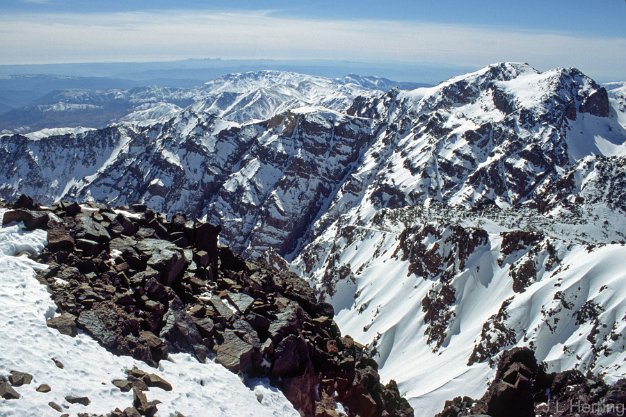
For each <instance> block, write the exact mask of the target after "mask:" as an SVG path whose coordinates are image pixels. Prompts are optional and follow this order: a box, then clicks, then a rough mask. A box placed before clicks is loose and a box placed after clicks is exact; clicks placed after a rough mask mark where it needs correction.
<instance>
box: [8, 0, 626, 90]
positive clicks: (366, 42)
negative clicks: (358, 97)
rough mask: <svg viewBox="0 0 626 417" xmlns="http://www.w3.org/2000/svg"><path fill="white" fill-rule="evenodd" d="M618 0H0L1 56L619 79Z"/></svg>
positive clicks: (621, 36)
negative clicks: (576, 73)
mask: <svg viewBox="0 0 626 417" xmlns="http://www.w3.org/2000/svg"><path fill="white" fill-rule="evenodd" d="M624 22H626V1H624V0H595V1H589V0H570V1H564V0H547V1H546V0H541V1H539V0H527V1H524V2H503V1H494V0H471V1H467V0H466V1H460V0H458V1H456V0H454V1H453V0H437V1H434V0H409V1H405V0H399V1H393V0H387V1H383V0H376V1H372V0H344V1H342V0H334V1H329V0H319V1H308V2H297V1H294V0H290V1H285V0H272V1H262V0H256V1H255V0H249V1H241V0H239V1H238V0H230V1H207V0H204V1H200V0H190V1H183V0H179V1H176V2H174V1H171V0H168V1H166V0H132V1H129V0H109V1H104V0H101V1H94V0H1V1H0V65H2V64H5V65H6V64H37V63H67V62H116V61H121V62H128V61H133V62H135V61H139V62H141V61H155V60H156V61H166V60H178V59H187V58H224V59H293V60H309V59H325V60H350V61H360V62H370V63H380V64H381V65H382V64H384V65H397V66H402V65H416V64H423V65H441V64H443V65H449V66H457V67H463V68H479V67H483V66H485V65H488V64H490V63H494V62H500V61H518V62H528V63H529V64H531V65H533V66H535V67H536V68H538V69H548V68H553V67H577V68H579V69H581V70H582V71H583V72H585V73H587V74H588V75H591V76H592V77H594V78H596V79H598V80H600V81H610V80H626V23H624Z"/></svg>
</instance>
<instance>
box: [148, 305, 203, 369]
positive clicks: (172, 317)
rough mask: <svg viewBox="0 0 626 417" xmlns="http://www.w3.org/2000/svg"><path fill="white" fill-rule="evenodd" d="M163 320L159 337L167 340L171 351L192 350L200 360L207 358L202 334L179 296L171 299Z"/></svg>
mask: <svg viewBox="0 0 626 417" xmlns="http://www.w3.org/2000/svg"><path fill="white" fill-rule="evenodd" d="M163 322H164V325H163V328H162V329H161V333H160V334H159V337H161V338H163V339H165V340H166V341H167V346H168V349H169V350H170V351H172V352H190V353H194V354H195V355H196V357H197V358H198V360H199V361H200V362H204V361H205V360H206V355H207V349H206V346H204V342H203V341H202V336H201V335H200V333H199V332H198V329H197V328H196V325H195V323H194V322H193V320H192V319H191V317H190V316H189V315H188V314H187V312H186V311H185V306H184V304H183V302H182V301H181V300H180V298H178V296H175V297H174V298H173V299H172V300H170V301H169V303H168V310H167V313H165V316H164V317H163Z"/></svg>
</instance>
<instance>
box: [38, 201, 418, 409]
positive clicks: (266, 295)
mask: <svg viewBox="0 0 626 417" xmlns="http://www.w3.org/2000/svg"><path fill="white" fill-rule="evenodd" d="M68 207H71V205H67V204H63V205H58V206H56V207H55V208H54V209H53V212H54V215H55V216H57V217H58V218H59V219H61V222H60V223H58V222H57V223H55V224H54V227H51V228H48V235H49V237H51V238H52V241H54V242H57V244H55V245H53V246H52V247H48V248H46V249H45V250H44V252H43V253H42V255H41V260H42V261H44V262H47V263H48V264H49V265H50V268H49V269H48V271H46V272H45V273H42V274H43V277H42V278H43V280H44V281H45V282H46V283H47V284H48V288H49V289H50V291H51V293H52V297H53V298H54V300H55V302H56V303H57V306H58V309H59V310H60V312H61V315H60V316H59V317H56V318H53V319H51V320H50V321H49V325H50V326H51V327H53V328H56V329H58V330H59V331H61V332H63V333H65V334H68V335H70V336H71V335H73V334H75V332H76V328H79V329H82V330H84V331H85V332H87V333H89V334H90V335H91V336H92V337H94V338H95V339H96V340H97V341H98V342H99V343H100V344H101V345H102V346H104V347H106V348H107V349H109V350H110V351H113V352H115V353H117V354H123V355H131V356H133V357H134V358H137V359H140V360H143V361H145V362H146V363H148V364H150V365H156V364H157V363H158V361H159V360H161V359H164V358H166V357H167V355H168V352H178V351H183V352H190V353H192V354H194V355H195V356H196V357H197V358H198V359H199V360H201V361H203V360H205V358H206V357H207V356H209V355H215V359H216V361H217V362H219V363H221V364H223V365H224V366H225V367H227V368H228V369H230V370H231V371H233V372H237V373H240V374H242V375H249V376H265V377H268V378H270V380H271V381H272V382H273V383H274V384H275V385H276V386H277V387H279V388H280V389H281V390H282V391H283V393H284V394H285V396H286V397H287V398H288V399H289V400H290V401H291V402H292V403H293V405H294V407H295V408H296V409H297V410H299V411H300V412H301V413H302V414H303V415H304V416H316V415H319V416H323V415H327V414H328V413H330V415H332V413H334V412H335V408H336V403H335V401H338V402H341V403H342V404H344V405H345V406H346V407H347V408H348V412H349V415H350V416H357V415H359V416H378V415H388V416H403V417H404V416H412V415H413V411H412V409H411V408H410V406H409V404H408V402H406V400H404V399H403V398H402V397H401V396H400V394H399V393H398V389H397V386H396V385H395V383H393V382H391V383H390V384H388V385H387V386H383V385H382V384H381V383H380V380H379V377H378V373H377V365H376V363H375V362H374V361H373V360H372V359H370V358H369V357H368V356H367V354H366V352H365V350H364V348H363V347H362V346H360V345H358V344H357V343H355V342H354V341H353V340H352V339H351V338H349V337H341V335H340V333H339V330H338V328H337V326H336V324H335V323H334V322H333V321H332V315H333V309H332V306H330V305H328V304H325V303H319V302H317V300H316V297H315V293H314V291H313V289H312V288H310V287H309V286H308V285H307V283H306V282H305V281H304V280H302V279H301V278H299V277H297V276H295V275H293V274H292V273H290V272H287V271H281V270H276V269H272V268H269V267H268V266H265V265H263V264H260V263H252V262H249V261H246V260H244V259H243V258H241V257H239V256H237V255H235V254H233V253H232V252H231V251H230V250H229V249H228V248H225V247H219V248H218V246H217V236H218V233H219V232H220V228H218V227H213V226H211V225H206V224H203V223H194V222H188V221H186V219H185V218H184V217H183V216H174V217H173V218H172V220H171V221H167V219H165V217H163V216H162V215H159V214H156V213H154V212H152V211H150V210H145V211H140V213H141V214H140V215H139V216H132V217H129V216H126V215H124V214H123V213H115V212H113V211H111V210H109V209H107V208H105V207H96V208H91V209H89V210H77V209H76V208H74V209H71V210H68ZM79 208H80V207H79ZM46 214H47V213H46ZM57 236H59V238H58V239H55V237H57ZM60 242H63V243H60ZM70 243H71V244H70ZM59 280H60V281H61V282H59ZM113 384H114V385H115V386H116V387H118V388H119V389H121V390H123V391H128V390H131V389H132V390H133V393H134V397H135V401H134V404H133V405H134V410H135V411H136V412H137V413H139V414H140V415H154V414H155V413H156V411H157V410H156V403H154V402H153V401H148V400H147V398H146V397H145V394H143V392H142V390H143V389H147V387H150V386H155V387H160V388H163V389H171V388H172V387H171V385H169V384H168V383H167V381H163V380H160V379H159V378H158V377H157V376H156V375H153V374H149V373H146V372H143V371H139V370H131V371H129V375H128V377H127V379H116V380H114V382H113ZM73 401H87V400H84V399H73ZM68 402H69V400H68ZM135 411H133V410H128V409H127V410H125V411H123V412H122V411H119V413H118V414H113V415H120V416H122V415H126V416H129V415H136V414H135ZM114 413H117V411H115V412H114Z"/></svg>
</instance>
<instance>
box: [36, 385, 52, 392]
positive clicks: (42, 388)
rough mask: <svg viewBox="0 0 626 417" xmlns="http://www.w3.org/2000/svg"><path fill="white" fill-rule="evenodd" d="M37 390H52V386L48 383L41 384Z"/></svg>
mask: <svg viewBox="0 0 626 417" xmlns="http://www.w3.org/2000/svg"><path fill="white" fill-rule="evenodd" d="M36 391H37V392H42V393H46V392H50V391H52V388H50V385H48V384H41V385H39V386H38V387H37V389H36Z"/></svg>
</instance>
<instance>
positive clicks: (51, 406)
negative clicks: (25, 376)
mask: <svg viewBox="0 0 626 417" xmlns="http://www.w3.org/2000/svg"><path fill="white" fill-rule="evenodd" d="M48 406H49V407H50V408H52V409H53V410H55V411H58V412H59V413H60V412H61V411H63V408H62V407H61V406H60V405H59V404H57V403H55V402H53V401H50V402H49V403H48Z"/></svg>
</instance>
